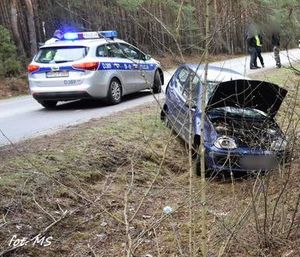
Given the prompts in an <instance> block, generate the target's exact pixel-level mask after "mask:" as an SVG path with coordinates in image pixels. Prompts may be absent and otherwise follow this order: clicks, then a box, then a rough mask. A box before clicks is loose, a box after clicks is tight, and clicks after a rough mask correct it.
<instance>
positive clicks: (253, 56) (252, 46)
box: [246, 34, 260, 69]
mask: <svg viewBox="0 0 300 257" xmlns="http://www.w3.org/2000/svg"><path fill="white" fill-rule="evenodd" d="M246 39H247V44H248V51H249V53H250V69H258V68H260V67H258V66H257V51H256V39H255V36H254V34H252V35H251V34H248V35H247V37H246Z"/></svg>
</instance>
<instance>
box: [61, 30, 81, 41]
mask: <svg viewBox="0 0 300 257" xmlns="http://www.w3.org/2000/svg"><path fill="white" fill-rule="evenodd" d="M78 38H79V36H78V33H77V32H68V33H65V34H64V39H65V40H76V39H78Z"/></svg>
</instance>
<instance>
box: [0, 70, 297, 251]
mask: <svg viewBox="0 0 300 257" xmlns="http://www.w3.org/2000/svg"><path fill="white" fill-rule="evenodd" d="M282 71H283V70H282ZM276 72H281V70H280V71H279V70H276ZM291 96H292V94H291ZM292 99H293V98H292ZM285 104H286V105H287V107H284V106H283V107H284V108H283V110H282V112H281V113H280V116H279V117H280V119H284V117H286V115H285V111H286V109H285V108H288V106H289V105H288V103H285ZM159 112H160V110H159V108H158V107H157V105H155V104H151V105H146V106H141V107H139V108H136V109H131V110H128V111H125V112H122V113H118V114H117V115H114V116H111V117H108V118H103V119H100V120H92V121H90V122H88V123H86V124H82V125H79V126H76V127H71V128H68V129H66V130H65V131H62V132H59V133H57V134H55V135H51V136H43V137H39V138H35V139H32V140H28V141H26V142H23V143H21V144H18V145H15V146H9V147H4V148H0V157H1V163H0V194H1V198H0V206H1V207H0V215H1V216H0V217H1V218H2V219H1V220H0V227H1V230H0V253H1V251H5V250H9V249H10V247H11V246H12V245H13V243H15V244H16V245H17V243H16V242H17V239H16V238H18V239H22V238H26V239H27V242H28V244H27V245H24V246H22V247H20V248H19V249H17V250H14V251H12V252H8V253H7V254H5V255H4V256H16V257H18V256H45V257H50V256H82V257H83V256H84V257H86V256H123V255H126V250H128V249H129V248H131V250H132V252H133V255H134V256H146V255H147V254H148V256H186V255H187V253H188V240H189V239H188V238H189V234H188V233H189V210H188V205H189V204H188V197H187V196H188V190H189V185H188V176H189V175H188V171H187V162H188V158H187V152H186V149H185V146H184V144H183V143H182V141H181V140H179V139H178V138H176V135H174V134H173V133H172V132H170V130H168V129H167V128H165V127H164V126H163V124H161V122H160V120H159ZM282 122H283V121H282ZM297 128H298V127H296V129H297ZM299 182H300V178H299V161H298V160H295V161H294V162H293V163H292V166H291V167H290V168H287V169H286V170H285V171H283V170H276V171H274V172H272V173H270V174H268V175H267V176H259V177H254V178H253V177H250V178H249V177H248V178H234V177H233V178H232V179H231V180H229V181H228V180H223V179H218V180H212V179H210V181H209V183H208V186H207V187H208V188H207V194H208V196H207V202H206V204H207V207H208V216H207V219H208V228H209V241H208V245H209V249H210V254H211V255H212V256H217V255H218V253H220V252H221V250H220V249H222V248H223V247H224V246H226V251H225V253H224V255H225V256H297V254H300V249H299V221H300V217H299V211H298V207H297V201H298V197H299ZM199 186H200V181H199V179H198V178H196V177H195V178H194V185H193V194H194V197H193V217H194V221H193V249H194V253H195V256H201V252H200V250H199V245H200V242H201V233H200V232H201V213H200V209H201V208H200V207H201V205H202V203H201V201H200V191H199V188H200V187H199ZM283 189H284V190H283ZM285 189H288V190H285ZM165 206H170V207H172V209H173V212H172V213H171V214H170V215H165V214H164V213H163V208H164V207H165ZM38 234H40V237H42V236H45V238H48V239H49V240H50V241H51V244H50V245H46V241H44V242H41V240H40V242H38V243H37V242H35V240H33V241H30V242H29V241H28V240H30V239H32V238H33V239H34V238H36V237H35V236H36V235H38ZM14 236H15V237H14Z"/></svg>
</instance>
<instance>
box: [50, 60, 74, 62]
mask: <svg viewBox="0 0 300 257" xmlns="http://www.w3.org/2000/svg"><path fill="white" fill-rule="evenodd" d="M54 62H55V63H63V62H71V61H69V60H61V61H54Z"/></svg>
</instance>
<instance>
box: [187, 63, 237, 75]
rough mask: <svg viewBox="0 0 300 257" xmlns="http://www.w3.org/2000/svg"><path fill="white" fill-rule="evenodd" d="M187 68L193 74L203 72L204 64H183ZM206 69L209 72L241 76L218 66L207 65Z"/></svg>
mask: <svg viewBox="0 0 300 257" xmlns="http://www.w3.org/2000/svg"><path fill="white" fill-rule="evenodd" d="M185 65H186V66H187V67H189V68H190V69H192V70H193V71H194V72H197V73H198V72H203V71H204V69H205V64H200V65H199V64H185ZM208 69H209V70H211V71H220V72H226V73H231V74H236V75H242V74H241V73H239V72H237V71H235V70H232V69H228V68H223V67H218V66H214V65H211V64H209V65H208Z"/></svg>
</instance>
